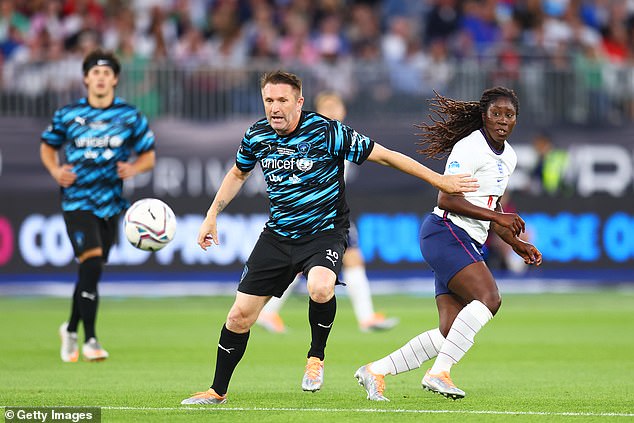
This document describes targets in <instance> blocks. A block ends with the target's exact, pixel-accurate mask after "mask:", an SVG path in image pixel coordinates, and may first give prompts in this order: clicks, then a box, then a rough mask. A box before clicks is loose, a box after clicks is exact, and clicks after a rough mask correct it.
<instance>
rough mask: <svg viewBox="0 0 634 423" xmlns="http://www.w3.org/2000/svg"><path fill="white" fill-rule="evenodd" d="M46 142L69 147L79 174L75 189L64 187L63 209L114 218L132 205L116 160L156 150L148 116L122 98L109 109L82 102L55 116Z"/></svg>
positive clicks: (70, 159) (68, 154) (69, 158)
mask: <svg viewBox="0 0 634 423" xmlns="http://www.w3.org/2000/svg"><path fill="white" fill-rule="evenodd" d="M42 142H44V143H46V144H48V145H50V146H51V147H53V148H55V149H61V148H64V154H65V156H64V160H65V162H66V163H69V164H71V165H72V166H73V172H75V174H76V175H77V179H76V180H75V183H74V184H73V185H71V186H69V187H68V188H62V189H61V192H62V210H64V211H73V210H87V211H91V212H93V213H94V214H95V215H96V216H98V217H100V218H109V217H112V216H115V215H117V214H119V213H120V212H121V211H122V210H124V209H126V208H127V207H128V206H129V203H128V201H127V200H126V199H125V198H123V196H122V191H123V181H122V180H121V178H119V176H118V175H117V162H119V161H127V160H128V159H129V158H130V156H131V154H132V153H133V152H134V153H135V154H141V153H144V152H147V151H150V150H152V149H154V134H153V132H152V131H151V130H150V128H149V126H148V122H147V119H146V118H145V116H143V115H142V114H141V113H140V112H139V111H138V110H137V109H136V108H135V107H134V106H132V105H130V104H128V103H126V102H125V101H124V100H122V99H121V98H118V97H115V99H114V101H113V102H112V104H111V105H110V106H109V107H106V108H104V109H98V108H95V107H92V106H91V105H90V104H88V100H87V99H86V98H82V99H80V100H79V101H77V102H76V103H73V104H69V105H67V106H64V107H62V108H60V109H59V110H57V111H56V112H55V114H54V116H53V120H52V122H51V124H50V125H49V127H48V128H47V129H46V130H45V131H44V132H42Z"/></svg>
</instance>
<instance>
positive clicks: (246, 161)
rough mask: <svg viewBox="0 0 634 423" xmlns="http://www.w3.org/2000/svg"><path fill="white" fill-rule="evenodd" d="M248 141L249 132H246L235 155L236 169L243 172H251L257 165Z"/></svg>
mask: <svg viewBox="0 0 634 423" xmlns="http://www.w3.org/2000/svg"><path fill="white" fill-rule="evenodd" d="M250 141H251V136H250V131H247V132H246V133H245V134H244V137H243V138H242V142H241V143H240V148H238V152H237V153H236V167H237V168H238V169H240V170H241V171H243V172H251V171H252V170H253V168H255V165H256V163H257V157H256V156H255V154H254V153H253V150H252V148H251V142H250Z"/></svg>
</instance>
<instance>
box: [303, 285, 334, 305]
mask: <svg viewBox="0 0 634 423" xmlns="http://www.w3.org/2000/svg"><path fill="white" fill-rule="evenodd" d="M308 295H309V296H310V299H311V300H313V301H314V302H316V303H325V302H327V301H329V300H330V299H331V298H332V297H333V296H334V295H335V290H334V286H333V284H330V283H324V282H313V283H309V284H308Z"/></svg>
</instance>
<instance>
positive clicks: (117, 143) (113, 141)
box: [108, 135, 123, 148]
mask: <svg viewBox="0 0 634 423" xmlns="http://www.w3.org/2000/svg"><path fill="white" fill-rule="evenodd" d="M108 142H109V144H110V147H112V148H117V147H121V144H123V138H121V137H120V136H119V135H113V136H111V137H110V139H109V140H108Z"/></svg>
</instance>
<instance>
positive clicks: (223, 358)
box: [182, 71, 477, 404]
mask: <svg viewBox="0 0 634 423" xmlns="http://www.w3.org/2000/svg"><path fill="white" fill-rule="evenodd" d="M260 86H261V93H262V99H263V102H264V111H265V114H266V118H264V119H261V120H259V121H257V122H256V123H254V124H253V125H252V126H251V127H250V128H249V129H248V130H247V131H246V133H245V135H244V138H243V139H242V142H241V144H240V148H239V150H238V153H237V157H236V164H235V165H234V166H233V168H232V169H230V170H229V172H228V173H227V174H226V176H225V178H224V180H223V182H222V185H221V186H220V188H219V190H218V192H217V193H216V196H215V198H214V200H213V202H212V204H211V206H210V207H209V210H208V211H207V215H206V217H205V219H204V221H203V223H202V225H201V227H200V231H199V233H198V244H199V245H200V247H201V248H202V249H203V250H206V249H207V248H208V247H210V246H211V245H212V244H216V245H217V244H219V239H218V230H217V227H216V221H217V216H218V214H219V213H220V212H221V211H222V210H224V209H225V208H226V207H227V205H228V204H229V202H231V200H232V199H233V198H234V197H235V196H236V195H237V194H238V192H239V191H240V188H241V187H242V185H243V184H244V183H245V181H246V179H247V178H248V176H249V174H250V173H251V171H252V170H253V169H254V168H255V166H256V165H257V164H258V163H259V164H260V167H261V168H262V171H263V173H264V178H265V180H266V182H267V193H268V197H269V202H270V216H269V220H268V221H267V223H266V226H265V228H264V230H263V232H262V234H261V235H260V238H259V239H258V241H257V243H256V245H255V247H254V248H253V251H252V253H251V255H250V256H249V259H248V260H247V262H246V264H245V267H244V271H243V273H242V277H241V279H240V284H239V286H238V290H237V293H236V299H235V302H234V304H233V306H232V307H231V309H230V310H229V314H228V316H227V320H226V322H225V324H224V325H223V327H222V330H221V332H220V340H219V343H218V349H217V359H216V369H215V374H214V380H213V383H212V385H211V387H210V389H208V390H207V391H205V392H199V393H197V394H194V395H193V396H192V397H190V398H187V399H185V400H183V401H182V404H220V403H224V402H225V401H226V393H227V389H228V386H229V381H230V379H231V375H232V374H233V371H234V369H235V368H236V366H237V365H238V362H239V361H240V359H241V358H242V356H243V354H244V352H245V350H246V346H247V341H248V338H249V330H250V328H251V326H253V324H254V323H255V321H256V319H257V317H258V314H259V313H260V311H261V310H262V308H263V307H264V305H265V304H266V302H267V301H268V300H269V299H270V298H271V296H275V297H280V296H281V295H282V294H283V293H284V291H285V290H286V289H287V287H288V285H289V284H290V283H291V282H292V281H293V279H294V278H295V275H296V274H297V273H299V272H302V273H303V274H304V275H305V276H306V279H307V287H308V293H309V297H310V298H309V310H308V317H309V323H310V327H311V336H312V341H311V345H310V349H309V351H308V354H307V357H308V362H307V365H306V371H305V373H304V378H303V380H302V389H303V390H304V391H312V392H315V391H318V390H319V389H321V386H322V383H323V376H324V361H323V360H324V355H325V354H324V350H325V347H326V341H327V339H328V335H329V334H330V330H331V328H332V325H333V323H334V319H335V312H336V299H335V295H334V288H335V283H336V282H337V275H338V274H339V271H340V270H341V261H342V260H341V259H342V257H343V254H344V252H345V249H346V233H347V230H348V226H349V223H348V215H349V210H348V206H347V204H346V200H345V183H344V179H343V172H344V161H346V160H347V161H351V162H354V163H356V164H361V163H363V162H364V161H365V160H370V161H373V162H376V163H380V164H383V165H386V166H391V167H394V168H395V169H398V170H401V171H403V172H405V173H409V174H411V175H413V176H416V177H418V178H420V179H422V180H424V181H427V182H429V183H431V184H432V185H434V186H436V187H438V188H439V189H441V190H443V191H446V192H449V193H458V192H468V191H473V190H475V189H477V184H476V183H475V179H474V178H472V177H470V176H468V175H465V174H462V175H439V174H437V173H436V172H434V171H432V170H431V169H429V168H427V167H425V166H423V165H421V164H420V163H419V162H417V161H415V160H414V159H412V158H410V157H407V156H405V155H403V154H401V153H397V152H395V151H391V150H388V149H387V148H385V147H383V146H381V145H379V144H378V143H375V142H374V141H372V140H371V139H370V138H368V137H367V136H365V135H362V134H359V133H358V132H356V131H355V130H354V129H352V128H350V127H349V126H347V125H344V124H343V123H341V122H339V121H336V120H331V119H327V118H326V117H324V116H322V115H319V114H317V113H314V112H304V111H302V106H303V104H304V97H302V83H301V80H300V79H299V78H298V77H297V76H296V75H293V74H291V73H287V72H281V71H277V72H272V73H268V74H265V75H264V76H263V77H262V80H261V85H260Z"/></svg>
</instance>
